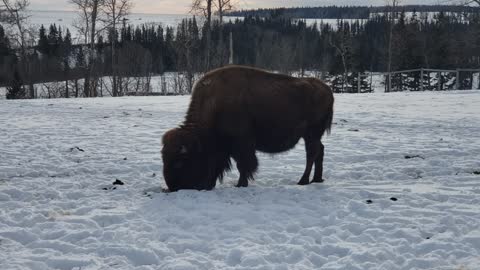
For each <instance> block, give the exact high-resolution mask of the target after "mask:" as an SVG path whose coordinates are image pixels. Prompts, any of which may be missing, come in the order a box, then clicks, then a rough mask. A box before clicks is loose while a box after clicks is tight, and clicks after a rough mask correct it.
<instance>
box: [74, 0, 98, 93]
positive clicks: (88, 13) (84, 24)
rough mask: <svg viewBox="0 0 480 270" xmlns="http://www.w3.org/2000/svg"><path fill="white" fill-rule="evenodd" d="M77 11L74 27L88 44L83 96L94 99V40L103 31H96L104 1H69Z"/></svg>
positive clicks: (95, 86) (95, 84) (95, 85)
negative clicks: (76, 20) (77, 15)
mask: <svg viewBox="0 0 480 270" xmlns="http://www.w3.org/2000/svg"><path fill="white" fill-rule="evenodd" d="M70 3H72V4H73V5H74V6H75V7H76V9H77V10H78V11H79V19H80V21H79V22H77V25H76V26H75V27H76V28H77V30H78V31H79V32H80V33H81V34H82V35H83V37H84V42H85V43H86V44H89V52H88V61H87V68H86V72H85V82H84V95H85V96H86V97H95V96H97V95H98V93H97V89H96V88H97V82H96V78H95V74H94V70H95V68H94V67H95V40H96V38H97V37H98V35H99V34H100V32H101V31H102V30H103V29H97V23H98V21H99V12H100V8H101V7H102V6H103V4H104V0H70Z"/></svg>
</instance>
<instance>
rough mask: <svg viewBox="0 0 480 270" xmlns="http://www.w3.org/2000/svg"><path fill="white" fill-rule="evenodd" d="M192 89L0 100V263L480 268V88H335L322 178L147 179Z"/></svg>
mask: <svg viewBox="0 0 480 270" xmlns="http://www.w3.org/2000/svg"><path fill="white" fill-rule="evenodd" d="M188 102H189V97H187V96H182V97H135V98H134V97H129V98H97V99H58V100H21V101H6V100H0V269H2V270H3V269H5V270H15V269H39V270H44V269H74V270H79V269H81V270H93V269H125V270H127V269H137V270H140V269H141V270H150V269H175V270H193V269H278V270H283V269H348V270H350V269H354V270H355V269H358V270H364V269H379V270H380V269H445V270H446V269H449V270H452V269H453V270H467V269H468V270H474V269H479V265H480V185H479V181H480V175H479V174H480V106H479V104H480V91H453V92H422V93H390V94H378V93H376V94H362V95H336V105H335V108H336V112H335V120H334V122H335V123H336V124H335V125H334V127H333V130H332V134H331V135H330V136H329V137H327V138H326V139H325V147H326V157H325V164H324V165H325V178H326V179H327V181H326V182H325V183H322V184H313V185H310V186H297V185H296V182H297V181H298V180H299V178H300V176H301V174H302V172H303V169H304V160H305V158H304V151H303V146H302V145H301V144H299V145H298V147H297V148H296V149H294V150H292V151H290V152H288V153H286V154H282V155H277V156H275V157H271V156H269V155H260V171H259V173H258V175H257V177H256V179H257V180H256V181H255V182H254V183H251V185H250V186H249V187H248V188H242V189H238V188H234V187H233V185H234V184H235V182H236V172H234V173H232V174H229V175H228V177H227V179H226V181H225V183H224V184H223V185H219V186H217V188H216V189H215V190H213V191H209V192H205V191H203V192H198V191H180V192H176V193H169V194H165V193H159V192H156V191H158V189H159V188H160V186H163V185H164V182H163V177H162V161H161V158H160V149H161V144H160V143H161V136H162V134H163V133H164V132H165V131H166V130H167V129H170V128H172V127H175V126H176V125H177V124H178V123H179V122H180V121H182V119H183V115H184V112H185V110H186V108H187V105H188ZM116 179H119V180H121V181H122V182H123V183H124V184H125V185H115V186H114V185H112V183H113V182H114V181H115V180H116Z"/></svg>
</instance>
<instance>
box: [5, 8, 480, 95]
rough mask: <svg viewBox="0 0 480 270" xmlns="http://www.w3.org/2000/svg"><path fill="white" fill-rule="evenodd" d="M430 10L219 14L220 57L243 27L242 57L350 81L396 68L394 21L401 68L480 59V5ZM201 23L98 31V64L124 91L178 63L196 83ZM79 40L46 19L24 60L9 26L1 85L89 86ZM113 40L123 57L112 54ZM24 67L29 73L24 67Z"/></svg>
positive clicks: (219, 62)
mask: <svg viewBox="0 0 480 270" xmlns="http://www.w3.org/2000/svg"><path fill="white" fill-rule="evenodd" d="M427 17H428V16H422V15H421V14H417V13H414V14H413V15H412V16H411V17H408V18H407V16H406V15H405V12H401V13H400V14H399V15H398V18H397V19H396V20H395V22H394V23H392V22H391V21H390V20H389V19H388V18H387V17H386V16H383V15H378V16H374V17H372V18H370V19H369V20H357V21H353V22H352V21H342V20H338V22H337V25H335V26H333V25H330V24H313V25H307V23H306V22H305V21H304V20H292V19H289V18H284V17H275V16H269V17H266V18H261V17H259V16H247V17H245V18H244V19H243V20H236V21H233V22H229V23H223V24H221V23H220V22H219V21H215V22H214V23H213V25H212V28H211V31H212V32H211V33H212V35H211V36H212V43H211V47H210V61H209V62H210V67H211V68H215V67H219V66H223V65H226V64H228V62H229V37H230V33H233V35H232V36H233V48H234V49H233V62H234V63H235V64H243V65H251V66H257V67H262V68H266V69H270V70H278V71H282V72H285V73H291V72H296V71H300V72H301V73H303V72H305V71H312V70H316V71H323V72H325V73H328V74H330V75H335V74H340V75H342V74H343V75H345V76H344V78H343V80H344V81H340V82H338V81H333V82H332V84H342V85H346V84H355V82H354V81H352V82H350V83H348V82H346V80H347V79H348V78H347V77H348V76H350V75H348V76H347V75H346V74H353V73H362V72H365V71H372V72H385V71H387V70H388V65H387V63H388V62H389V55H390V54H389V50H388V49H389V46H388V44H389V43H388V42H389V40H390V38H389V37H390V36H389V35H390V29H391V30H392V37H391V40H392V46H391V58H390V62H391V70H403V69H413V68H419V67H424V68H441V69H455V68H459V67H462V68H479V67H480V13H476V14H475V13H472V14H467V15H465V14H463V13H462V14H455V13H448V14H447V13H444V12H440V13H439V14H437V15H435V16H434V18H433V19H427ZM421 18H422V19H421ZM201 29H205V27H201V26H200V25H199V24H198V22H197V20H196V19H195V18H191V19H185V20H183V21H182V22H181V23H180V24H179V25H178V26H177V27H175V28H172V27H162V26H153V25H143V26H138V27H133V26H130V25H123V26H122V27H121V28H120V29H119V30H118V33H115V35H113V34H112V35H107V36H100V37H99V38H98V40H97V42H96V45H95V53H94V55H95V58H94V59H93V61H94V63H92V64H93V72H92V73H91V74H92V76H94V77H95V78H100V77H102V76H110V75H111V74H113V71H115V74H117V76H118V84H119V88H120V94H122V93H123V94H124V93H127V92H131V91H149V90H150V89H149V85H150V84H149V83H150V78H151V77H152V76H153V75H159V74H163V73H165V72H169V71H172V72H177V73H179V74H181V75H182V80H183V81H178V84H179V85H183V86H182V87H184V88H185V89H191V86H192V84H193V81H194V75H195V74H198V73H201V72H204V71H205V66H206V65H205V62H206V61H205V50H206V41H205V36H206V35H205V33H203V32H202V30H201ZM71 40H72V38H71V34H70V32H69V31H68V29H60V28H59V27H57V26H55V25H51V26H49V27H47V28H45V27H41V28H40V30H39V33H38V42H37V44H36V46H34V47H32V48H30V49H29V56H28V58H27V63H26V66H27V67H28V68H26V69H21V68H19V67H22V64H25V63H20V60H19V59H20V58H19V57H17V54H18V53H17V52H15V51H14V50H12V49H11V45H10V42H9V41H8V39H7V38H6V37H5V34H4V31H3V29H2V28H1V27H0V85H9V86H12V85H21V83H22V81H25V78H26V77H27V76H29V78H30V79H29V80H28V81H29V82H31V83H39V82H47V81H59V82H62V81H63V82H65V84H64V88H65V89H63V90H62V91H63V93H64V95H65V96H82V91H84V90H83V89H86V88H82V85H81V84H82V82H81V79H82V78H85V76H86V73H87V72H88V71H87V70H86V67H87V61H88V57H86V56H87V55H88V50H89V47H88V46H87V45H81V44H72V41H71ZM112 43H115V48H116V54H115V55H116V59H112V49H111V48H112V46H111V45H112ZM22 70H27V71H28V72H29V74H22ZM353 78H355V76H353ZM352 80H354V79H352ZM94 83H95V84H98V86H99V87H98V88H100V89H104V88H102V87H105V89H106V88H108V85H107V84H105V83H104V82H102V81H98V80H94ZM104 84H105V85H104ZM142 86H144V87H142ZM342 87H343V86H342ZM132 89H134V90H132ZM187 91H188V90H187ZM95 95H100V94H98V93H95ZM85 96H91V95H90V94H88V95H87V94H85Z"/></svg>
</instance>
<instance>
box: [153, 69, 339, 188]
mask: <svg viewBox="0 0 480 270" xmlns="http://www.w3.org/2000/svg"><path fill="white" fill-rule="evenodd" d="M333 103H334V98H333V93H332V91H331V89H330V88H329V87H328V86H327V85H326V84H324V83H323V82H322V81H320V80H318V79H315V78H294V77H290V76H287V75H281V74H274V73H270V72H266V71H263V70H260V69H255V68H250V67H242V66H228V67H224V68H220V69H216V70H213V71H211V72H209V73H207V74H206V75H205V76H204V77H202V78H201V79H200V80H199V81H198V82H197V83H196V85H195V86H194V88H193V93H192V97H191V102H190V106H189V108H188V112H187V115H186V118H185V121H184V123H183V124H182V125H181V126H180V127H178V128H175V129H172V130H170V131H168V132H167V133H166V134H165V135H164V136H163V149H162V159H163V163H164V166H163V173H164V178H165V182H166V184H167V186H168V189H169V190H170V191H177V190H180V189H197V190H205V189H206V190H210V189H212V188H214V187H215V185H216V182H217V180H220V181H221V180H222V178H223V175H224V173H225V172H227V171H229V170H230V168H231V162H230V158H233V160H235V162H236V165H237V168H238V171H239V173H240V178H239V180H238V184H237V187H247V186H248V181H249V180H253V176H254V174H255V172H256V170H257V167H258V161H257V157H256V155H255V152H256V150H258V151H261V152H265V153H271V154H274V153H280V152H284V151H287V150H289V149H292V148H293V147H294V146H295V145H296V144H297V143H298V141H299V140H300V138H303V139H304V141H305V150H306V156H307V157H306V160H307V165H306V168H305V172H304V173H303V176H302V178H301V179H300V182H298V184H300V185H306V184H309V183H310V173H311V170H312V168H313V165H315V171H314V176H313V180H312V182H323V179H322V174H323V156H324V146H323V144H322V142H321V139H322V136H323V135H324V133H325V132H329V131H330V128H331V125H332V118H333Z"/></svg>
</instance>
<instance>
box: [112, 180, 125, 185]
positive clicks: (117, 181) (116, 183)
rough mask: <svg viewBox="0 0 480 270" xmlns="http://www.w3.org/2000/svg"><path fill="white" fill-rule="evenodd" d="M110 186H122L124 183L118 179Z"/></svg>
mask: <svg viewBox="0 0 480 270" xmlns="http://www.w3.org/2000/svg"><path fill="white" fill-rule="evenodd" d="M112 185H117V186H123V185H125V183H123V181H122V180H120V179H115V182H113V183H112Z"/></svg>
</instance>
